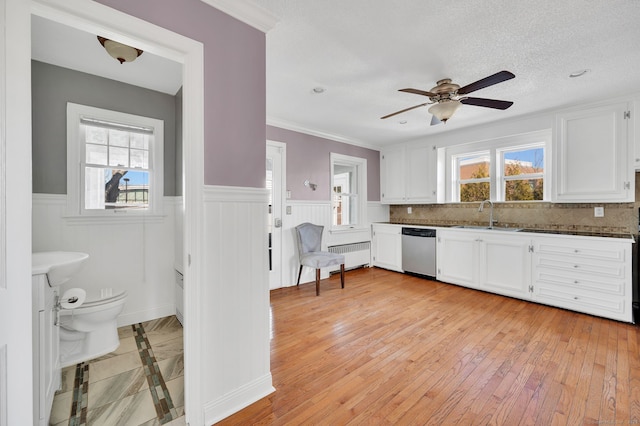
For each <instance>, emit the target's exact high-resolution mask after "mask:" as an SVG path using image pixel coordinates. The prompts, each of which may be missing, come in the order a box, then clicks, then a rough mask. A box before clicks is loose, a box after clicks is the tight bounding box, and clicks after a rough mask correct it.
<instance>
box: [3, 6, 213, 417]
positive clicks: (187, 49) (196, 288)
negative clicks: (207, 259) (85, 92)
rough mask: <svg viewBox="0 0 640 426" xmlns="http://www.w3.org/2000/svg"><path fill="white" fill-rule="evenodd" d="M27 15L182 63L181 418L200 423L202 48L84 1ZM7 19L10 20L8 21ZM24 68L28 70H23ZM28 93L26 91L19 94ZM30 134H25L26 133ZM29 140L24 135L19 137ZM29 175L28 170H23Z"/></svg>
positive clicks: (21, 44)
mask: <svg viewBox="0 0 640 426" xmlns="http://www.w3.org/2000/svg"><path fill="white" fill-rule="evenodd" d="M30 13H31V14H35V15H38V16H41V17H43V18H46V19H50V20H53V21H56V22H60V23H62V24H65V25H68V26H71V27H74V28H78V29H81V30H84V31H89V32H93V33H97V32H100V33H101V34H102V35H103V36H104V37H107V38H115V39H118V40H119V41H121V42H123V43H125V44H129V45H134V46H137V47H138V48H140V49H142V50H144V51H148V52H151V53H154V54H157V55H159V56H164V57H166V58H168V59H171V60H174V61H176V62H179V63H182V65H183V67H182V79H183V88H182V93H183V110H182V115H183V127H182V139H183V141H184V143H183V147H182V156H183V162H184V167H183V173H184V207H185V213H184V234H183V239H184V240H183V247H184V251H183V265H184V280H185V281H184V282H185V287H184V290H185V299H184V303H185V310H184V317H185V329H184V349H185V351H184V358H185V360H184V361H185V362H184V364H185V374H184V380H185V412H186V421H187V423H191V424H203V423H204V410H203V409H202V407H203V401H202V398H203V395H202V388H203V384H202V382H201V377H200V376H201V375H200V372H201V370H202V348H201V343H200V342H201V339H200V338H199V336H201V335H202V328H201V321H200V320H199V319H200V317H201V307H200V306H199V303H198V301H199V300H202V298H201V291H202V288H201V287H202V285H201V283H202V281H203V276H204V272H203V271H204V267H203V265H204V262H203V259H202V257H203V252H204V250H203V247H204V240H203V237H202V234H201V232H200V230H201V229H203V228H204V226H203V225H204V207H203V206H204V202H203V186H204V163H203V161H202V158H204V95H203V94H204V53H203V45H202V43H200V42H198V41H196V40H193V39H190V38H187V37H185V36H182V35H180V34H177V33H174V32H172V31H170V30H167V29H165V28H162V27H159V26H157V25H154V24H151V23H149V22H147V21H144V20H142V19H139V18H136V17H133V16H131V15H127V14H126V13H124V12H121V11H118V10H116V9H112V8H110V7H108V6H105V5H102V4H100V3H96V2H93V1H86V0H32V1H31V10H30ZM8 19H11V18H10V17H8ZM13 45H14V47H17V48H20V49H23V50H24V51H25V52H29V55H28V57H29V60H30V58H31V55H30V52H31V39H30V37H27V38H26V39H20V40H13ZM29 67H30V66H29ZM25 93H30V90H29V91H27V92H25ZM29 130H30V129H29ZM25 138H26V139H29V140H30V133H29V134H28V135H25ZM23 166H24V167H25V168H28V170H31V168H30V167H31V164H30V163H29V164H24V165H23Z"/></svg>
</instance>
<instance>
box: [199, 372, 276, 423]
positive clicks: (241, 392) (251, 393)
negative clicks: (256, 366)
mask: <svg viewBox="0 0 640 426" xmlns="http://www.w3.org/2000/svg"><path fill="white" fill-rule="evenodd" d="M271 383H272V381H271V374H266V375H264V376H262V377H260V378H258V379H256V380H254V381H252V382H250V383H247V384H246V385H244V386H241V387H239V388H238V389H236V390H234V391H233V392H231V393H229V394H227V395H224V396H222V397H221V398H218V399H216V400H213V401H209V402H207V403H205V404H204V407H203V408H204V419H205V424H208V425H211V424H214V423H216V422H219V421H220V420H222V419H224V418H226V417H229V416H230V415H232V414H233V413H236V412H238V411H240V410H242V409H243V408H245V407H248V406H249V405H251V404H253V403H254V402H256V401H258V400H260V399H262V398H264V397H266V396H267V395H270V394H272V393H273V392H275V391H276V389H275V388H274V387H273V386H272V385H271Z"/></svg>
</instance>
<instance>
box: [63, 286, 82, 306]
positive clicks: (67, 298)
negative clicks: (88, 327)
mask: <svg viewBox="0 0 640 426" xmlns="http://www.w3.org/2000/svg"><path fill="white" fill-rule="evenodd" d="M86 298H87V292H86V291H84V290H83V289H81V288H70V289H69V290H67V291H65V292H64V293H63V294H62V297H61V298H60V306H62V308H63V309H74V308H77V307H78V306H80V305H82V304H83V303H84V299H86Z"/></svg>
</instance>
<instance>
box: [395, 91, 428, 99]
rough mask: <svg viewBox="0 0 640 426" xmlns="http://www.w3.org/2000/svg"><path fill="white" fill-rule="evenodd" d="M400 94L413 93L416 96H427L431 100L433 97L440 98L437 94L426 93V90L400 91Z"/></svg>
mask: <svg viewBox="0 0 640 426" xmlns="http://www.w3.org/2000/svg"><path fill="white" fill-rule="evenodd" d="M398 92H405V93H413V94H414V95H422V96H427V97H429V98H431V97H433V96H438V95H436V94H435V93H431V92H425V91H424V90H419V89H399V90H398Z"/></svg>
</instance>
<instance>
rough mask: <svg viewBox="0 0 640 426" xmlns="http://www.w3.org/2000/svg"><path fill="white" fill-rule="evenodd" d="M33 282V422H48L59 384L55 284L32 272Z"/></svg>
mask: <svg viewBox="0 0 640 426" xmlns="http://www.w3.org/2000/svg"><path fill="white" fill-rule="evenodd" d="M32 286H33V289H32V290H33V300H32V301H33V305H32V307H33V311H32V312H33V313H32V318H33V394H34V395H33V411H34V424H38V425H48V424H49V417H50V416H51V407H52V405H53V395H54V394H55V392H56V390H58V389H59V388H60V380H61V368H60V333H59V329H58V326H57V324H56V309H55V305H56V302H57V299H58V288H57V287H50V286H49V283H48V282H47V278H46V275H44V274H41V275H34V276H33V277H32Z"/></svg>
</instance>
